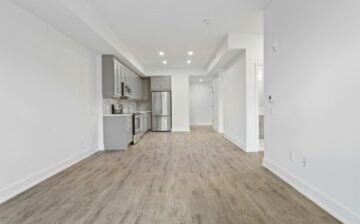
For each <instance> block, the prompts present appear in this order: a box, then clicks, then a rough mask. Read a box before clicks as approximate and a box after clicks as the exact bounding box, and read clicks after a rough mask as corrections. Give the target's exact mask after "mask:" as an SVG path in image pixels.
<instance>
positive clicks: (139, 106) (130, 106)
mask: <svg viewBox="0 0 360 224" xmlns="http://www.w3.org/2000/svg"><path fill="white" fill-rule="evenodd" d="M114 103H119V104H122V105H123V112H124V113H132V112H135V111H150V110H151V103H150V102H144V101H139V102H135V101H130V100H120V99H113V98H104V99H103V113H104V114H111V105H112V104H114Z"/></svg>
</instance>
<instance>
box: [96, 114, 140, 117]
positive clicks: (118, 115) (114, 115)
mask: <svg viewBox="0 0 360 224" xmlns="http://www.w3.org/2000/svg"><path fill="white" fill-rule="evenodd" d="M132 115H133V114H103V117H127V116H132Z"/></svg>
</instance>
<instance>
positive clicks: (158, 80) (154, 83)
mask: <svg viewBox="0 0 360 224" xmlns="http://www.w3.org/2000/svg"><path fill="white" fill-rule="evenodd" d="M151 91H171V76H154V77H151Z"/></svg>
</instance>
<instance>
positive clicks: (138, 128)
mask: <svg viewBox="0 0 360 224" xmlns="http://www.w3.org/2000/svg"><path fill="white" fill-rule="evenodd" d="M140 132H142V118H141V115H140V114H135V115H134V134H137V133H140Z"/></svg>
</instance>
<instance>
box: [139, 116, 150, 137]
mask: <svg viewBox="0 0 360 224" xmlns="http://www.w3.org/2000/svg"><path fill="white" fill-rule="evenodd" d="M141 116H142V119H141V120H142V124H141V125H142V127H143V132H144V133H146V132H148V131H149V130H151V112H142V113H141Z"/></svg>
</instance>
